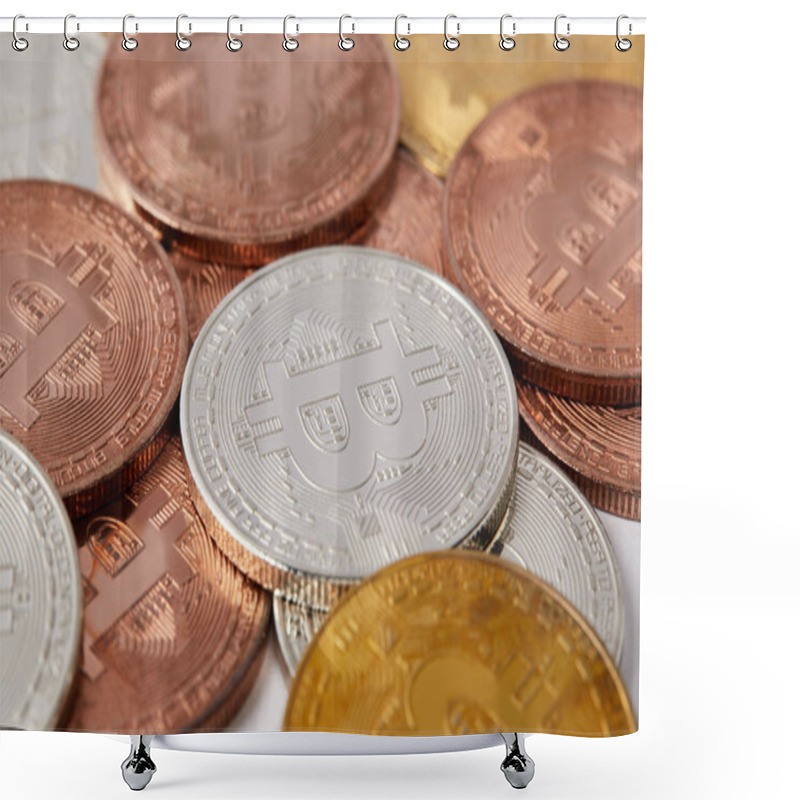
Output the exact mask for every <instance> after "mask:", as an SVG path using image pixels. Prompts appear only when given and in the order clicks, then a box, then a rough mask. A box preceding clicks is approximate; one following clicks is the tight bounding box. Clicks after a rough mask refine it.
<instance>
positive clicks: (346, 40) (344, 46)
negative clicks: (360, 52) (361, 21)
mask: <svg viewBox="0 0 800 800" xmlns="http://www.w3.org/2000/svg"><path fill="white" fill-rule="evenodd" d="M346 19H353V18H352V17H351V16H350V15H349V14H342V16H341V17H339V49H340V50H352V49H353V48H354V47H355V46H356V43H355V42H354V41H353V40H352V39H351V38H350V37H349V36H345V35H344V33H343V26H344V21H345V20H346ZM355 29H356V26H355V25H353V30H355Z"/></svg>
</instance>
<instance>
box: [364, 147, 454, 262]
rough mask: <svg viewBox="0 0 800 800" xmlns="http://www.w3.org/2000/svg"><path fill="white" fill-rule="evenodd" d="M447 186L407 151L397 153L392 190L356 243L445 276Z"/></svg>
mask: <svg viewBox="0 0 800 800" xmlns="http://www.w3.org/2000/svg"><path fill="white" fill-rule="evenodd" d="M443 200H444V185H443V184H442V182H441V181H440V180H439V179H438V178H436V177H434V176H433V175H432V174H431V173H430V172H428V170H427V169H425V167H423V166H422V165H421V164H420V163H419V162H418V161H417V160H416V159H415V158H414V156H412V155H411V154H410V153H409V152H408V151H407V150H404V149H402V148H401V149H400V150H398V152H397V160H396V169H395V174H394V180H393V182H392V185H391V188H390V189H389V191H388V192H387V193H386V195H385V196H384V198H383V200H382V201H381V203H380V204H379V205H378V207H377V208H376V209H375V210H374V211H373V213H372V215H371V217H370V219H369V220H368V221H367V223H366V225H365V226H364V227H363V228H362V230H361V231H359V233H358V234H357V235H356V237H354V239H353V241H358V243H359V244H362V245H364V246H365V247H374V248H376V249H377V250H388V251H389V252H391V253H397V254H398V255H400V256H404V257H405V258H410V259H411V260H412V261H416V262H417V263H418V264H422V265H423V266H426V267H429V268H430V269H432V270H433V271H434V272H436V273H437V274H438V275H443V274H444V238H443V224H442V203H443Z"/></svg>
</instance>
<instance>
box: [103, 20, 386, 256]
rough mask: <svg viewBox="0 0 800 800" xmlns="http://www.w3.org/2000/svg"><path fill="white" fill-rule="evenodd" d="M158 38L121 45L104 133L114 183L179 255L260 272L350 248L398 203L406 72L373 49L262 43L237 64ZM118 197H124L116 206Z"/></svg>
mask: <svg viewBox="0 0 800 800" xmlns="http://www.w3.org/2000/svg"><path fill="white" fill-rule="evenodd" d="M192 41H193V46H192V48H191V49H190V50H187V51H185V52H180V51H178V50H177V49H176V48H175V37H174V36H171V35H158V34H153V35H151V36H148V39H147V47H140V48H138V49H136V50H135V51H133V52H125V51H123V50H122V49H121V48H120V47H119V43H118V42H111V43H109V49H108V51H107V53H106V59H105V62H104V64H103V68H102V71H101V74H100V78H99V82H98V99H97V108H96V130H97V138H98V146H99V152H100V156H99V157H100V159H101V160H102V161H103V162H105V165H106V166H105V167H104V172H105V174H109V173H112V174H114V175H115V176H116V178H115V180H116V182H117V183H118V184H119V186H120V187H121V189H120V191H122V192H124V193H125V194H127V195H129V196H130V197H131V198H132V199H133V202H134V203H135V204H136V206H137V207H138V209H139V211H140V213H141V214H142V215H143V216H144V217H145V218H147V219H148V220H149V221H150V222H151V223H152V224H154V225H156V226H157V227H159V228H161V229H164V230H167V231H168V232H169V235H170V238H171V240H172V242H173V244H174V245H175V246H176V247H178V248H179V249H180V250H183V251H184V252H186V253H188V254H189V255H192V256H194V257H196V258H199V259H201V260H203V261H223V262H225V263H228V264H236V265H239V266H260V265H262V264H264V263H265V262H266V261H268V260H270V259H271V258H274V257H275V256H277V255H282V254H283V253H286V252H289V251H291V250H294V249H296V248H297V247H298V246H310V245H314V244H323V243H326V242H332V241H342V240H343V239H344V238H345V237H346V236H347V235H348V234H350V233H352V231H353V230H355V228H356V227H358V226H359V225H360V224H361V223H362V222H363V221H364V219H365V218H366V216H367V214H368V213H369V211H370V210H371V209H372V207H373V206H374V204H375V203H376V202H377V200H378V199H379V198H380V196H381V194H382V192H383V191H384V189H385V186H384V183H385V178H386V177H387V171H388V169H389V166H390V164H391V161H392V157H393V155H394V151H395V148H396V146H397V139H398V133H399V124H400V94H399V87H398V83H397V76H396V74H395V70H394V66H393V64H392V61H391V59H390V58H389V56H388V54H387V51H386V48H385V46H384V45H383V43H382V42H381V41H380V40H379V39H378V38H377V37H373V36H365V37H363V38H362V39H361V40H360V41H359V46H358V48H357V50H356V52H354V53H345V52H342V51H341V50H339V49H338V48H335V47H334V48H333V49H331V46H330V38H329V37H328V36H325V35H314V34H309V35H304V36H303V40H302V41H303V45H302V47H300V48H299V49H298V50H297V52H294V53H287V52H285V51H284V50H283V48H282V47H281V41H282V39H281V37H279V36H271V35H261V36H255V37H253V38H252V39H250V40H248V42H247V47H244V48H242V49H241V50H240V51H238V52H235V53H231V52H228V51H227V50H226V48H225V47H224V42H225V37H224V36H219V35H216V34H199V35H196V36H193V37H192ZM116 193H117V192H115V194H116Z"/></svg>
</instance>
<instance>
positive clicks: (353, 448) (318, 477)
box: [245, 319, 450, 491]
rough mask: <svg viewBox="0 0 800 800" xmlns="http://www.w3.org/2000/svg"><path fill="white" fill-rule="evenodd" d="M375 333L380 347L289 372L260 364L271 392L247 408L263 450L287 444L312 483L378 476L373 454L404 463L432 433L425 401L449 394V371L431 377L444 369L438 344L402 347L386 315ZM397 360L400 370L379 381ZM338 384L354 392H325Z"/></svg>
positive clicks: (350, 482)
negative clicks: (412, 348) (410, 349)
mask: <svg viewBox="0 0 800 800" xmlns="http://www.w3.org/2000/svg"><path fill="white" fill-rule="evenodd" d="M298 323H299V324H300V325H303V324H304V323H303V322H302V321H300V320H299V319H298V320H297V321H296V322H295V324H298ZM370 338H371V339H373V340H374V342H375V343H377V347H374V346H371V347H370V348H369V349H362V350H360V351H359V352H357V353H353V354H350V355H347V356H345V357H344V358H342V359H339V360H331V361H328V362H327V363H325V364H322V365H321V366H317V367H315V368H310V369H308V370H306V371H302V372H300V371H294V372H291V371H290V368H289V367H287V366H286V365H285V364H284V363H283V362H269V363H266V364H264V365H263V374H264V384H265V386H266V387H267V390H268V392H269V394H270V395H271V397H270V399H269V400H262V401H260V402H259V403H257V404H254V405H251V406H248V407H246V409H245V415H246V417H247V421H248V422H249V423H250V425H251V428H252V430H253V439H254V440H255V442H256V447H257V449H258V452H259V453H260V454H261V455H268V454H270V453H274V452H276V451H279V450H287V449H288V450H290V452H291V455H292V458H293V459H294V461H295V462H296V464H297V467H298V469H299V470H300V471H301V472H302V473H303V474H304V475H305V476H306V477H307V478H308V480H309V481H311V482H312V483H314V484H315V485H317V486H319V487H321V488H325V489H330V490H333V491H346V490H353V489H356V488H357V487H359V486H361V485H362V484H363V483H364V482H365V481H366V480H367V479H368V478H369V477H370V476H371V475H372V474H373V472H374V469H375V463H376V459H378V458H381V459H382V460H387V461H388V460H396V461H401V460H406V459H409V458H411V457H412V456H414V455H415V454H416V453H417V452H418V451H419V449H420V448H421V447H422V445H423V444H424V443H425V438H426V433H427V421H426V420H427V417H426V413H425V404H426V403H427V402H429V401H431V400H435V399H439V398H442V397H444V396H445V395H447V394H450V384H449V382H448V380H447V379H446V378H445V377H443V376H442V377H433V378H431V377H430V375H431V373H432V371H433V370H436V369H442V365H441V362H440V361H439V357H438V355H437V354H436V351H435V349H434V347H433V346H431V347H425V348H422V349H420V350H418V351H417V352H414V353H408V354H407V353H405V352H404V351H403V348H402V345H401V344H400V340H399V339H398V336H397V332H396V330H395V328H394V325H393V324H392V322H391V321H389V320H383V321H381V322H378V323H376V324H375V325H374V335H373V336H371V337H370ZM392 364H396V365H397V372H396V376H392V375H390V376H386V377H383V378H378V379H375V376H377V375H380V374H381V373H382V372H383V371H384V370H385V369H386V367H387V365H392ZM415 375H417V376H421V377H420V379H419V383H418V382H417V379H415V377H414V376H415ZM426 377H427V378H428V379H427V380H425V378H426ZM362 380H363V381H366V382H365V383H363V384H362V383H359V382H360V381H362ZM340 385H344V386H349V387H351V388H350V391H346V392H342V393H336V394H330V395H328V394H326V392H328V391H330V390H331V389H332V388H333V387H334V386H340ZM320 395H322V396H320ZM312 397H313V398H314V399H310V400H307V399H306V398H312ZM403 398H405V399H403ZM298 404H299V408H298V407H297V406H298ZM298 412H299V413H298ZM298 423H299V424H298ZM301 426H302V427H301ZM262 432H263V433H262ZM303 433H304V434H305V436H303V435H302V434H303ZM309 445H310V446H309ZM329 454H334V457H333V458H331V457H328V455H329Z"/></svg>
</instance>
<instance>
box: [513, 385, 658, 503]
mask: <svg viewBox="0 0 800 800" xmlns="http://www.w3.org/2000/svg"><path fill="white" fill-rule="evenodd" d="M517 392H518V394H519V411H520V414H521V416H522V419H523V420H524V421H525V425H526V427H527V429H528V432H529V433H530V434H531V435H532V436H533V437H534V439H535V441H536V445H537V447H539V448H541V449H544V450H545V451H546V452H548V453H549V454H551V455H552V456H553V457H554V458H556V459H557V460H558V461H559V463H561V464H563V465H564V468H565V469H566V470H567V472H568V473H569V475H570V477H571V478H572V479H573V480H574V481H575V483H577V484H578V486H579V487H580V488H581V490H582V491H583V493H584V494H585V495H586V497H587V498H588V499H589V501H590V502H591V503H592V505H595V506H597V507H598V508H602V509H603V510H604V511H608V512H610V513H611V514H617V515H618V516H620V517H627V518H628V519H640V518H641V495H642V409H641V406H630V407H628V408H612V407H610V406H596V405H588V404H586V403H578V402H576V401H574V400H568V399H566V398H564V397H558V396H556V395H553V394H549V393H548V392H543V391H542V390H541V389H537V388H536V387H535V386H531V385H530V384H528V383H525V382H524V381H518V382H517Z"/></svg>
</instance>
